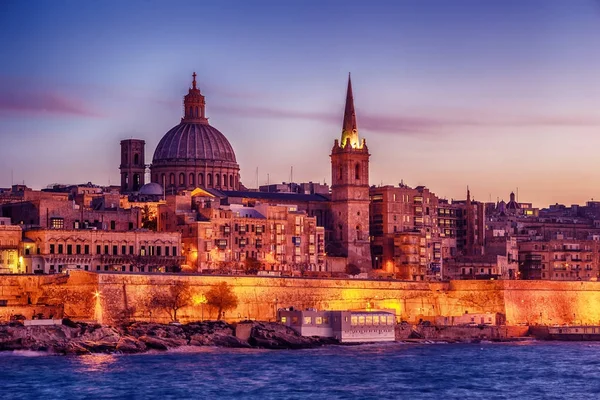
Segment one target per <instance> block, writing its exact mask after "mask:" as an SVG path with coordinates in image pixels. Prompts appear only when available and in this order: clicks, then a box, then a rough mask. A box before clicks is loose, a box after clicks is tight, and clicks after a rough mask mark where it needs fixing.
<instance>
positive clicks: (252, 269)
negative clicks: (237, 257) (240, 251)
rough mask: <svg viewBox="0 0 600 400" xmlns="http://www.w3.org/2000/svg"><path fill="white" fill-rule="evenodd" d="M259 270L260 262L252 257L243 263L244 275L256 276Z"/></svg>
mask: <svg viewBox="0 0 600 400" xmlns="http://www.w3.org/2000/svg"><path fill="white" fill-rule="evenodd" d="M259 270H260V261H258V260H257V259H256V258H253V257H246V260H245V261H244V273H245V274H246V275H256V274H257V273H258V271H259Z"/></svg>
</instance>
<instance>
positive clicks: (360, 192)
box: [328, 75, 372, 272]
mask: <svg viewBox="0 0 600 400" xmlns="http://www.w3.org/2000/svg"><path fill="white" fill-rule="evenodd" d="M369 156H370V154H369V149H368V148H367V143H366V140H365V139H362V141H361V139H360V138H359V136H358V129H357V125H356V114H355V112H354V98H353V96H352V82H351V81H350V75H348V91H347V93H346V108H345V111H344V122H343V126H342V137H341V140H339V141H338V140H337V139H336V140H335V142H334V144H333V148H332V149H331V156H330V157H331V212H332V221H333V229H332V237H331V239H332V241H331V244H332V246H331V248H330V249H328V252H329V253H331V252H334V253H336V255H339V256H343V257H347V258H348V264H355V265H356V266H358V267H360V269H361V271H362V272H368V271H370V270H371V268H372V265H371V245H370V242H369Z"/></svg>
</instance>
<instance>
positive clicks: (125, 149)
mask: <svg viewBox="0 0 600 400" xmlns="http://www.w3.org/2000/svg"><path fill="white" fill-rule="evenodd" d="M145 146H146V142H144V141H143V140H139V139H127V140H121V166H120V167H119V169H120V170H121V193H131V192H137V191H138V190H140V188H141V187H142V186H144V183H145V176H146V161H145V160H146V155H145Z"/></svg>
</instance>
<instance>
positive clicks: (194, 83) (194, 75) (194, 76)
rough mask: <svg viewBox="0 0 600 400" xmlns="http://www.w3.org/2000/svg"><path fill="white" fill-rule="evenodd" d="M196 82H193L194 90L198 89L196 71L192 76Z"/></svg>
mask: <svg viewBox="0 0 600 400" xmlns="http://www.w3.org/2000/svg"><path fill="white" fill-rule="evenodd" d="M192 77H193V78H194V80H193V81H192V89H196V71H194V73H193V74H192Z"/></svg>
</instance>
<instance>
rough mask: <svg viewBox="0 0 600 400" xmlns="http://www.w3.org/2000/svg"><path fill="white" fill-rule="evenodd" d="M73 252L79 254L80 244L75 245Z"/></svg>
mask: <svg viewBox="0 0 600 400" xmlns="http://www.w3.org/2000/svg"><path fill="white" fill-rule="evenodd" d="M75 253H76V254H81V245H80V244H78V245H77V246H75Z"/></svg>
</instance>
